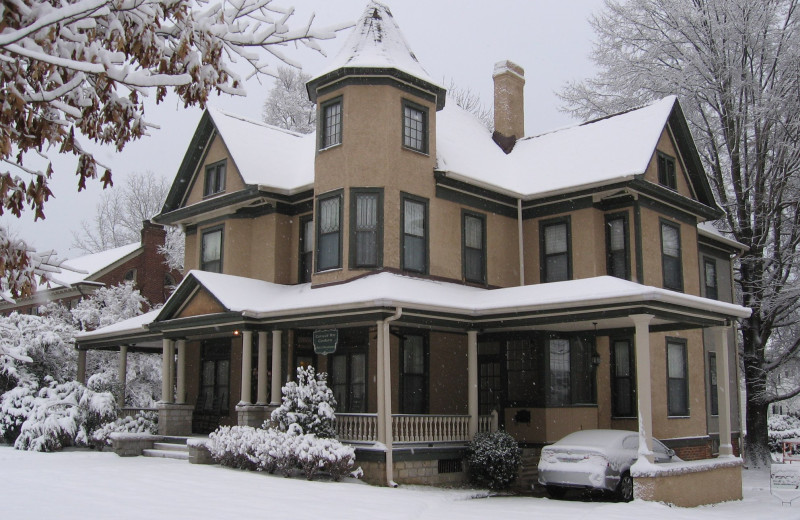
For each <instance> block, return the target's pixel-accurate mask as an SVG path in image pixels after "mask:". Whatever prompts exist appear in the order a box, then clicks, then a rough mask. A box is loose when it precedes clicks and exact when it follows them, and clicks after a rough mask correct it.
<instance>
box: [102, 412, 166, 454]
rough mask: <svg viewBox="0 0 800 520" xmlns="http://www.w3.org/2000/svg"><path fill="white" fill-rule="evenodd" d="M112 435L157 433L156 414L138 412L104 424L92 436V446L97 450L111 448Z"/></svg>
mask: <svg viewBox="0 0 800 520" xmlns="http://www.w3.org/2000/svg"><path fill="white" fill-rule="evenodd" d="M112 433H147V434H150V435H155V434H157V433H158V412H150V411H140V412H138V413H137V414H136V415H135V416H134V417H119V418H117V420H115V421H113V422H109V423H106V424H104V425H102V426H101V427H100V428H98V429H97V430H96V431H95V432H94V433H93V434H92V440H93V441H94V442H93V444H94V446H96V447H97V448H99V449H101V450H102V449H103V447H104V446H111V434H112Z"/></svg>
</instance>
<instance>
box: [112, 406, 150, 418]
mask: <svg viewBox="0 0 800 520" xmlns="http://www.w3.org/2000/svg"><path fill="white" fill-rule="evenodd" d="M139 412H158V409H157V408H130V407H125V408H120V409H119V416H120V417H136V414H137V413H139Z"/></svg>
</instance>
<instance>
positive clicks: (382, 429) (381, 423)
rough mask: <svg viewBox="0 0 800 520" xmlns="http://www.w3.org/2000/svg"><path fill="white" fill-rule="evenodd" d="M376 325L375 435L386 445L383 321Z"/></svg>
mask: <svg viewBox="0 0 800 520" xmlns="http://www.w3.org/2000/svg"><path fill="white" fill-rule="evenodd" d="M376 324H377V329H376V330H377V334H376V335H377V337H378V343H377V347H376V350H377V354H378V356H377V358H378V360H377V361H378V362H377V367H378V369H377V372H378V374H377V378H376V382H375V386H376V387H377V388H376V390H377V392H376V394H377V398H378V409H377V410H376V411H377V415H378V432H377V433H378V442H382V443H384V444H386V419H385V417H386V408H385V404H386V403H385V402H384V399H383V390H384V384H383V378H384V374H383V320H380V321H378V322H377V323H376Z"/></svg>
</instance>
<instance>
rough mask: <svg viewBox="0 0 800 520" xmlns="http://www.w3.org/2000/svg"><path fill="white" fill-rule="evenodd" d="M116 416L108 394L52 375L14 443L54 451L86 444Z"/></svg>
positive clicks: (33, 404) (38, 394) (28, 447)
mask: <svg viewBox="0 0 800 520" xmlns="http://www.w3.org/2000/svg"><path fill="white" fill-rule="evenodd" d="M116 418H117V407H116V402H115V401H114V396H112V395H111V394H108V393H97V392H93V391H91V390H89V389H88V388H86V387H85V386H83V385H81V384H80V383H77V382H75V381H71V382H68V383H62V384H59V383H57V382H56V381H53V380H52V379H51V380H49V381H48V384H47V386H44V387H42V388H41V389H40V390H39V392H38V393H37V395H36V397H35V398H34V399H33V402H32V406H31V411H30V414H29V415H28V418H27V419H26V420H25V422H24V423H22V427H21V428H20V434H19V437H17V440H16V441H15V442H14V447H15V448H16V449H18V450H30V451H56V450H60V449H61V448H63V447H64V446H70V445H76V446H88V445H90V444H91V442H92V441H91V439H92V434H93V433H94V432H95V430H97V429H98V428H100V426H101V425H102V424H104V423H107V422H111V421H114V420H115V419H116Z"/></svg>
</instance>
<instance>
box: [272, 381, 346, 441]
mask: <svg viewBox="0 0 800 520" xmlns="http://www.w3.org/2000/svg"><path fill="white" fill-rule="evenodd" d="M281 393H282V394H283V396H282V397H281V405H280V406H279V407H278V408H276V409H275V410H274V411H273V412H272V421H273V422H274V423H275V424H276V425H277V426H278V429H280V430H281V431H287V430H288V428H289V425H291V424H297V425H299V426H300V428H301V429H302V431H303V433H313V434H314V435H316V436H317V437H322V438H332V437H336V427H335V424H334V420H335V418H336V416H335V415H334V409H335V408H336V399H334V397H333V392H332V391H331V389H330V388H328V383H327V374H325V373H321V374H316V377H315V373H314V367H312V366H309V367H307V368H303V367H297V382H294V381H290V382H288V383H286V385H285V386H284V387H283V388H281Z"/></svg>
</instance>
